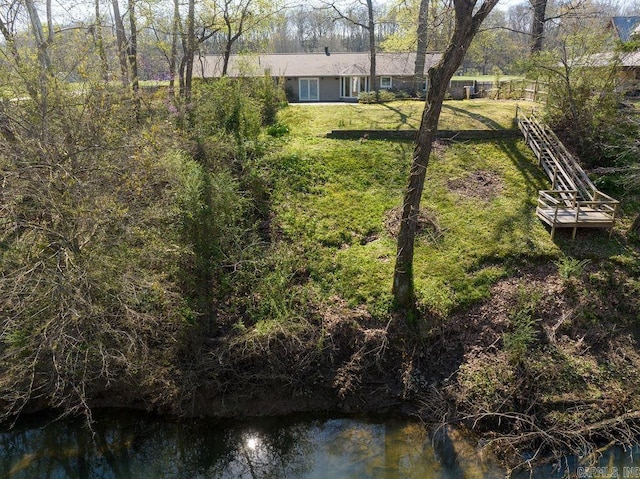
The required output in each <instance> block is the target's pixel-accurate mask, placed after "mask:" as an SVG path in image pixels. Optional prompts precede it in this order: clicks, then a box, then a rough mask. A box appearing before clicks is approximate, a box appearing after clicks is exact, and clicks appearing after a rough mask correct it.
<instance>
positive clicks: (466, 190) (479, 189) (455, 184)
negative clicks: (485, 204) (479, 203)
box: [447, 170, 504, 201]
mask: <svg viewBox="0 0 640 479" xmlns="http://www.w3.org/2000/svg"><path fill="white" fill-rule="evenodd" d="M447 186H448V187H449V190H451V191H453V192H454V193H456V194H458V195H460V196H462V197H464V198H475V199H481V200H485V201H490V200H492V199H494V198H495V197H496V196H498V195H499V194H500V193H501V192H502V190H503V189H504V184H503V182H502V178H500V175H498V174H497V173H495V172H493V171H488V170H478V171H472V172H471V173H469V174H468V175H467V176H465V177H464V178H456V179H453V180H449V182H448V183H447Z"/></svg>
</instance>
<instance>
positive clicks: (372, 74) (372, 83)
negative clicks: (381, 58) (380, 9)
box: [367, 0, 378, 100]
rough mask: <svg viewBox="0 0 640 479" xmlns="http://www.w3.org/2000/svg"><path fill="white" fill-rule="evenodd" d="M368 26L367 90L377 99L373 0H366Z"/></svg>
mask: <svg viewBox="0 0 640 479" xmlns="http://www.w3.org/2000/svg"><path fill="white" fill-rule="evenodd" d="M367 14H368V28H367V30H368V31H369V56H370V58H369V60H370V67H369V90H370V91H374V92H375V94H376V100H378V85H377V84H376V24H375V22H374V18H373V0H367Z"/></svg>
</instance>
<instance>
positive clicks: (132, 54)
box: [127, 0, 140, 121]
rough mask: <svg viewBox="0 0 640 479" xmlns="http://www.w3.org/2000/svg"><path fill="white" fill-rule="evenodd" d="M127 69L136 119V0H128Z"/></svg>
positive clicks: (138, 109) (138, 92) (138, 99)
mask: <svg viewBox="0 0 640 479" xmlns="http://www.w3.org/2000/svg"><path fill="white" fill-rule="evenodd" d="M127 57H128V59H129V71H130V73H131V90H132V91H133V105H134V110H135V117H136V121H139V120H140V82H139V78H138V21H137V16H136V0H129V48H128V49H127Z"/></svg>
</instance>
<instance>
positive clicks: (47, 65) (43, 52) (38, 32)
mask: <svg viewBox="0 0 640 479" xmlns="http://www.w3.org/2000/svg"><path fill="white" fill-rule="evenodd" d="M24 3H25V5H26V7H27V11H28V12H29V20H30V21H31V26H32V27H33V34H34V36H35V40H36V46H37V48H38V60H39V61H40V66H41V67H42V69H43V70H44V71H46V72H50V71H51V58H50V57H49V50H48V46H49V45H48V42H47V39H45V36H44V30H43V28H42V22H40V16H39V15H38V10H37V9H36V6H35V4H34V3H33V0H25V2H24ZM52 33H53V32H51V34H52Z"/></svg>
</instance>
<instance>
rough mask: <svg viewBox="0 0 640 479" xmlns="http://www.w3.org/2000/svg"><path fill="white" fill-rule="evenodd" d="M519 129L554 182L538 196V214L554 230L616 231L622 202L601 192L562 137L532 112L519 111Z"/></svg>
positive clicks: (574, 233)
mask: <svg viewBox="0 0 640 479" xmlns="http://www.w3.org/2000/svg"><path fill="white" fill-rule="evenodd" d="M516 116H517V120H518V127H519V128H520V131H521V132H522V134H523V135H524V138H525V141H526V142H527V144H528V145H529V147H530V148H531V149H532V150H533V152H534V154H535V155H536V158H538V164H539V165H540V166H541V167H542V169H543V170H544V171H545V173H546V174H547V176H548V177H549V179H550V180H551V189H550V190H543V191H540V192H539V195H538V206H537V208H536V214H537V215H538V218H540V219H541V220H542V221H543V222H544V223H546V224H547V225H549V226H550V227H551V237H552V238H553V236H554V234H555V231H556V228H572V229H573V235H572V237H573V238H575V237H576V232H577V229H578V228H607V229H609V235H611V232H612V231H613V226H614V224H615V220H616V214H617V213H618V208H619V206H620V202H619V201H617V200H615V199H613V198H611V197H610V196H608V195H606V194H604V193H602V192H601V191H599V190H598V189H597V188H596V187H595V185H594V184H593V182H592V181H591V179H590V178H589V176H588V175H587V174H586V173H585V172H584V170H583V169H582V167H581V166H580V165H579V163H578V162H577V161H576V159H575V158H574V157H573V155H572V154H571V153H570V152H569V151H568V150H567V149H566V148H565V146H564V145H563V144H562V143H561V142H560V140H559V139H558V137H557V136H556V135H555V134H554V133H553V131H551V130H550V129H549V128H548V127H546V126H545V125H544V124H543V123H542V122H541V121H540V120H539V119H537V118H536V116H535V115H534V114H533V112H531V114H530V115H529V116H527V115H525V114H524V112H523V111H522V110H521V109H520V108H518V110H517V113H516Z"/></svg>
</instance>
